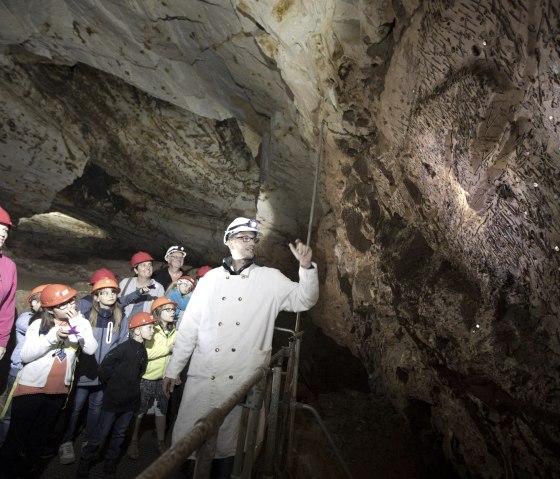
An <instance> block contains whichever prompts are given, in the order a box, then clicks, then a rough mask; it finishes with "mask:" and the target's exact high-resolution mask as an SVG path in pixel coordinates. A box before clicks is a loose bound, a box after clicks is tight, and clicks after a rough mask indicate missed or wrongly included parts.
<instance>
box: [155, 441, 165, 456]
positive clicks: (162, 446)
mask: <svg viewBox="0 0 560 479" xmlns="http://www.w3.org/2000/svg"><path fill="white" fill-rule="evenodd" d="M157 449H158V452H159V453H160V454H163V453H164V452H165V450H166V449H167V448H166V447H165V442H164V441H158V442H157Z"/></svg>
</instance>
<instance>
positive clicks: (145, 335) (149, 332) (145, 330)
mask: <svg viewBox="0 0 560 479" xmlns="http://www.w3.org/2000/svg"><path fill="white" fill-rule="evenodd" d="M138 329H139V330H140V336H142V339H143V340H144V341H149V340H150V339H152V338H153V337H154V323H150V324H144V325H143V326H139V327H138Z"/></svg>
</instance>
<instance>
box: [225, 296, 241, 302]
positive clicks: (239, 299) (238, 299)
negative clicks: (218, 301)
mask: <svg viewBox="0 0 560 479" xmlns="http://www.w3.org/2000/svg"><path fill="white" fill-rule="evenodd" d="M226 299H227V297H226V296H222V301H225V300H226ZM237 301H243V298H242V297H241V296H239V298H237Z"/></svg>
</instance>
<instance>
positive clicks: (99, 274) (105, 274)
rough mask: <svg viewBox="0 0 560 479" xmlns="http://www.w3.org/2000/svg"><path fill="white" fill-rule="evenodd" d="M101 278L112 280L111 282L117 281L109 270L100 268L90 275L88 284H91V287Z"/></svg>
mask: <svg viewBox="0 0 560 479" xmlns="http://www.w3.org/2000/svg"><path fill="white" fill-rule="evenodd" d="M103 278H109V279H112V280H113V281H115V282H116V281H117V278H116V277H115V275H114V274H113V272H112V271H111V270H110V269H107V268H100V269H96V270H95V271H94V272H93V273H92V274H91V278H89V284H91V285H92V286H93V285H94V284H95V283H97V282H98V281H99V280H100V279H103Z"/></svg>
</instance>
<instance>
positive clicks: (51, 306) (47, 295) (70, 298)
mask: <svg viewBox="0 0 560 479" xmlns="http://www.w3.org/2000/svg"><path fill="white" fill-rule="evenodd" d="M76 294H78V292H77V291H76V290H75V289H74V288H71V287H70V286H66V285H65V284H48V285H47V286H45V288H44V289H43V291H42V292H41V296H40V301H41V307H42V308H43V315H42V316H43V323H42V325H41V329H42V330H48V329H51V328H52V326H53V325H54V321H55V320H58V321H67V320H68V319H69V318H70V317H73V316H75V315H76V314H77V313H76V308H75V307H76Z"/></svg>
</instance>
